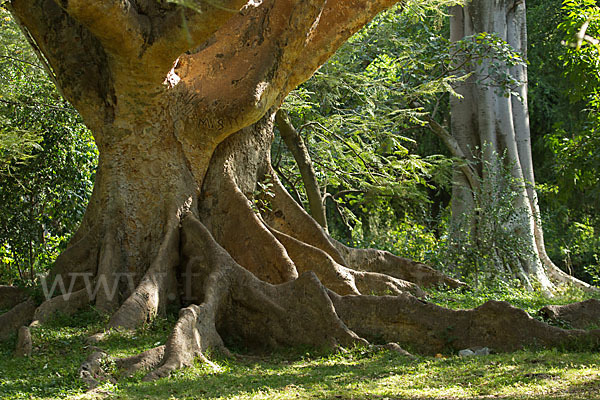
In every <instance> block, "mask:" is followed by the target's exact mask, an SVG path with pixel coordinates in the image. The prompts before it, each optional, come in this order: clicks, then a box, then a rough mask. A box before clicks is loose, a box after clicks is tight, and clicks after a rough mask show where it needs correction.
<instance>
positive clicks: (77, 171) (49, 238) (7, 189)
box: [0, 11, 97, 283]
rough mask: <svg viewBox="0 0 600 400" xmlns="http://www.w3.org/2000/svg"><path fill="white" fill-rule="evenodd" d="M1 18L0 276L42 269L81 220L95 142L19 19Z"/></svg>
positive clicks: (22, 278)
mask: <svg viewBox="0 0 600 400" xmlns="http://www.w3.org/2000/svg"><path fill="white" fill-rule="evenodd" d="M0 15H1V17H2V20H1V25H0V77H1V78H0V181H1V185H0V281H2V282H4V283H17V282H22V283H24V282H26V281H30V280H32V279H34V277H35V276H36V274H37V273H40V272H44V271H45V270H47V268H48V267H49V266H50V265H51V263H52V262H53V261H54V259H55V258H56V256H57V255H58V253H59V252H60V250H61V249H62V248H64V246H65V245H66V242H67V240H68V238H69V237H70V236H71V234H72V233H73V232H74V230H75V228H76V227H77V225H78V224H79V221H80V220H81V218H82V216H83V213H84V211H85V207H86V205H87V199H88V198H89V196H90V194H91V189H92V186H93V178H94V171H95V165H96V158H97V150H96V147H95V144H94V143H93V140H92V138H91V135H90V133H89V131H88V130H87V129H86V128H85V127H84V125H83V124H82V122H81V120H80V118H79V116H78V114H77V113H76V112H75V110H74V109H73V108H72V107H71V106H70V105H69V104H68V103H67V102H66V101H65V100H63V99H62V98H61V97H60V95H59V94H58V93H57V91H56V89H55V87H54V85H53V84H52V82H51V81H50V80H49V79H48V77H47V75H46V74H45V72H44V70H43V68H42V67H41V66H40V65H39V64H38V62H37V59H36V57H35V55H34V54H33V53H32V51H31V50H30V48H29V46H28V45H27V43H26V41H25V39H24V37H23V36H22V35H21V33H20V31H19V29H18V27H17V26H16V24H15V23H14V22H13V21H12V19H11V18H10V17H9V15H8V14H7V13H6V12H5V11H2V12H1V13H0Z"/></svg>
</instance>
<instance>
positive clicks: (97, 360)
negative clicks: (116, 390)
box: [79, 349, 111, 390]
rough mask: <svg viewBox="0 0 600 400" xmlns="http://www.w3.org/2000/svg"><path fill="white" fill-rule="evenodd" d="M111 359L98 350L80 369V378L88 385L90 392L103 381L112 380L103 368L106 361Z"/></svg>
mask: <svg viewBox="0 0 600 400" xmlns="http://www.w3.org/2000/svg"><path fill="white" fill-rule="evenodd" d="M109 358H110V357H109V356H108V354H106V353H105V352H103V351H101V350H97V349H96V351H94V352H93V353H92V354H91V355H90V356H89V357H88V358H87V359H86V360H85V361H84V362H83V364H81V367H79V378H80V379H81V380H82V381H84V382H85V384H86V385H88V390H90V389H94V388H95V387H96V386H98V384H99V383H100V382H102V381H105V380H110V379H111V377H110V376H109V375H108V374H107V373H106V372H105V371H104V369H103V368H102V364H103V363H104V360H107V359H109Z"/></svg>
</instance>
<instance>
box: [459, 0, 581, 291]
mask: <svg viewBox="0 0 600 400" xmlns="http://www.w3.org/2000/svg"><path fill="white" fill-rule="evenodd" d="M450 27H451V28H450V32H451V40H452V41H457V40H460V39H462V38H464V37H467V36H471V35H475V34H478V33H483V32H489V33H495V34H496V35H498V37H499V38H500V39H502V40H504V41H506V42H507V43H508V44H509V45H511V46H512V47H513V49H514V50H516V51H517V52H518V53H520V54H521V55H522V57H523V58H524V59H526V58H527V27H526V9H525V1H524V0H517V1H515V0H494V1H490V0H473V1H471V2H468V3H467V4H466V5H465V6H464V7H461V6H454V7H453V8H452V12H451V18H450ZM482 61H483V62H482V63H481V64H479V65H477V66H474V67H471V69H470V70H469V71H468V72H470V73H471V74H472V75H471V76H470V77H469V78H468V79H467V80H466V81H465V82H462V83H460V84H458V85H457V87H456V88H455V89H456V91H457V93H459V94H460V95H461V96H462V98H458V97H452V98H451V101H450V107H451V114H452V120H451V128H452V136H453V137H454V138H455V139H456V142H457V143H458V145H459V147H460V149H461V151H462V153H463V154H464V155H465V157H466V159H467V161H469V162H472V163H475V164H476V168H475V169H476V170H477V172H478V174H479V180H480V183H481V185H480V186H481V187H483V188H487V189H481V188H475V187H473V185H472V184H471V183H470V182H469V179H468V176H467V175H465V173H464V171H463V170H461V169H456V171H455V173H454V182H453V192H452V219H453V223H454V224H453V225H454V226H462V227H465V226H467V229H465V230H463V231H462V234H467V235H471V236H472V237H473V238H475V240H490V238H489V237H481V235H482V231H483V230H484V229H483V226H484V225H485V224H486V223H489V221H486V219H489V218H492V216H491V215H489V214H488V215H486V214H483V215H482V214H481V213H477V212H476V207H478V205H477V201H476V199H477V193H478V192H479V194H481V190H488V191H489V193H488V195H489V196H488V197H486V198H487V199H488V200H489V201H491V202H494V201H495V199H496V198H499V196H501V193H500V192H501V190H515V191H516V197H515V201H514V208H515V216H514V219H513V222H512V223H509V224H507V226H506V227H505V228H507V229H509V230H510V232H511V234H512V235H516V236H518V237H519V238H520V240H521V242H522V243H523V244H524V245H525V248H524V249H523V250H524V251H523V254H522V255H520V256H519V257H517V259H512V260H506V258H505V257H501V256H500V255H499V254H492V255H491V257H492V258H493V259H494V261H495V263H496V267H497V268H498V269H499V270H505V271H510V272H511V273H512V274H513V275H514V276H516V277H519V278H520V279H521V280H522V281H523V283H524V284H526V285H527V286H528V287H530V288H531V287H532V286H533V284H534V282H535V283H537V285H539V286H540V287H541V288H542V289H543V290H545V291H551V290H552V289H553V288H554V283H553V282H552V281H551V279H550V278H553V280H554V282H556V283H558V282H560V283H567V282H569V283H573V284H576V285H578V286H580V287H584V288H590V286H589V285H587V284H585V283H584V282H581V281H579V280H576V279H575V278H573V277H570V276H567V275H566V274H564V273H562V271H560V270H559V269H558V268H557V267H556V266H555V265H554V264H553V263H552V261H551V260H550V259H549V258H548V256H547V255H546V251H545V249H544V243H543V233H542V227H541V224H540V212H539V207H538V203H537V196H536V192H535V179H534V174H533V161H532V155H531V140H530V131H529V114H528V109H527V67H526V65H524V64H521V65H517V66H508V65H506V64H503V63H502V62H501V61H500V60H492V59H484V60H482ZM498 66H500V68H504V70H505V71H503V72H506V73H508V74H510V75H511V76H512V77H513V78H514V79H516V80H517V81H518V82H520V84H519V86H518V87H517V88H516V90H514V92H516V94H511V95H510V96H506V95H505V93H504V91H503V90H502V89H501V88H499V87H498V85H497V84H495V83H494V82H493V80H492V78H491V75H492V71H491V68H492V67H493V68H495V67H498ZM499 160H502V161H503V162H504V167H503V166H501V165H499V164H498V161H499ZM503 168H508V170H509V174H510V178H512V179H511V180H512V181H513V182H514V184H511V185H510V186H508V187H506V184H505V183H503V182H501V181H502V174H503V172H502V171H501V170H502V169H503ZM499 179H500V180H499ZM471 180H472V179H471ZM458 234H461V233H460V232H459V233H458Z"/></svg>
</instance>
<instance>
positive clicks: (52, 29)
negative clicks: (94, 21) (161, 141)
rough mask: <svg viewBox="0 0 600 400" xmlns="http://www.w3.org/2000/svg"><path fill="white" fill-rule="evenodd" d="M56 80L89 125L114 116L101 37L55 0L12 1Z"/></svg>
mask: <svg viewBox="0 0 600 400" xmlns="http://www.w3.org/2000/svg"><path fill="white" fill-rule="evenodd" d="M7 8H8V10H9V11H10V12H11V14H12V15H13V17H14V18H15V20H16V21H17V23H18V24H19V26H20V27H21V29H22V30H24V32H25V34H26V37H27V38H28V40H29V41H30V43H32V45H33V46H34V51H35V52H36V54H37V55H38V58H39V59H40V62H42V63H43V64H44V65H45V67H46V69H47V70H48V72H49V74H50V77H51V78H52V79H53V80H54V82H55V84H56V86H57V89H58V90H59V91H60V93H61V94H62V95H63V96H64V97H65V98H66V99H67V100H68V101H69V102H71V104H73V105H74V106H75V108H76V109H77V110H78V111H79V113H80V114H81V116H82V117H83V118H84V120H85V122H86V124H88V126H102V125H103V124H104V123H105V122H106V121H107V120H109V119H110V118H111V115H112V104H113V98H114V95H113V92H112V91H113V87H112V84H111V78H110V68H109V66H108V63H107V56H106V53H105V52H104V49H103V48H102V46H101V44H100V42H99V41H98V39H97V38H96V37H95V36H94V35H92V34H91V33H90V32H89V31H88V30H87V29H86V28H85V27H83V26H82V25H81V24H80V23H78V22H77V21H76V20H74V19H73V18H71V17H70V16H69V15H68V14H67V13H66V12H65V11H64V10H62V9H61V8H60V7H59V6H57V5H56V4H55V3H54V1H53V0H13V1H12V3H10V4H8V5H7Z"/></svg>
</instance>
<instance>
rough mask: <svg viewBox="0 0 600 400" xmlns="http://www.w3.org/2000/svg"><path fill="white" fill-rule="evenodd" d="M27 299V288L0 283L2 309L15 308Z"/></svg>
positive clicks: (0, 306) (0, 305) (0, 304)
mask: <svg viewBox="0 0 600 400" xmlns="http://www.w3.org/2000/svg"><path fill="white" fill-rule="evenodd" d="M26 299H27V294H26V293H25V290H23V289H21V288H18V287H15V286H6V285H0V309H3V310H4V309H9V308H13V307H14V306H16V305H17V304H19V303H22V302H23V301H25V300H26Z"/></svg>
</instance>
